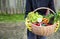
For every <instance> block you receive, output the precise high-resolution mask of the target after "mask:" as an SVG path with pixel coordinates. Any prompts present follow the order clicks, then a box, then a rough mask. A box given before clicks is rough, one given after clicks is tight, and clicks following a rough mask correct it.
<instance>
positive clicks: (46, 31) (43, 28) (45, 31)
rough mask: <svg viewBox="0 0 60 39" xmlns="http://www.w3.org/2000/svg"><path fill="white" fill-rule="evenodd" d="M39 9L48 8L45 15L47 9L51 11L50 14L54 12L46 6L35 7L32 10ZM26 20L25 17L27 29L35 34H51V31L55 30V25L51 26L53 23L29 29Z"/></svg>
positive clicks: (28, 23)
mask: <svg viewBox="0 0 60 39" xmlns="http://www.w3.org/2000/svg"><path fill="white" fill-rule="evenodd" d="M40 9H47V10H48V13H47V15H48V14H49V11H51V12H52V14H55V12H54V11H53V10H51V9H50V8H46V7H40V8H37V9H35V10H34V11H33V12H36V11H37V10H40ZM28 21H29V20H28V19H27V18H26V21H25V24H26V26H27V28H28V29H29V31H32V32H33V33H34V34H36V35H42V36H49V35H51V34H52V33H54V32H55V28H56V26H53V25H52V26H41V27H36V29H37V30H35V29H31V23H30V22H28ZM28 25H29V26H28ZM33 27H35V26H33Z"/></svg>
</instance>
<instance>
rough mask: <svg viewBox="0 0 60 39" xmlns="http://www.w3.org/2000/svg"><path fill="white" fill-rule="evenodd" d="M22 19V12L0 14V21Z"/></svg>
mask: <svg viewBox="0 0 60 39" xmlns="http://www.w3.org/2000/svg"><path fill="white" fill-rule="evenodd" d="M21 21H24V14H13V15H9V14H6V15H3V14H0V22H21Z"/></svg>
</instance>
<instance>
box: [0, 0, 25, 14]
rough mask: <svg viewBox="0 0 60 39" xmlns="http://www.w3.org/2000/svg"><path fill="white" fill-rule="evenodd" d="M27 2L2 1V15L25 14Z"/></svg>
mask: <svg viewBox="0 0 60 39" xmlns="http://www.w3.org/2000/svg"><path fill="white" fill-rule="evenodd" d="M25 3H26V0H0V13H3V14H6V13H7V14H20V13H24V12H25Z"/></svg>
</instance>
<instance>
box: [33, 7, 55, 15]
mask: <svg viewBox="0 0 60 39" xmlns="http://www.w3.org/2000/svg"><path fill="white" fill-rule="evenodd" d="M40 9H47V10H48V11H51V12H52V13H53V14H54V13H55V12H54V11H53V10H52V9H50V8H47V7H39V8H37V9H35V10H34V11H33V12H36V11H37V10H40ZM46 14H48V13H46Z"/></svg>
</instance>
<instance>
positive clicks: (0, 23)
mask: <svg viewBox="0 0 60 39" xmlns="http://www.w3.org/2000/svg"><path fill="white" fill-rule="evenodd" d="M25 3H26V0H0V39H27V34H26V27H25V24H24V13H25ZM54 4H55V9H56V12H57V13H60V0H54ZM47 39H60V29H59V30H58V31H57V32H56V33H54V34H53V35H51V36H48V37H47Z"/></svg>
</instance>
